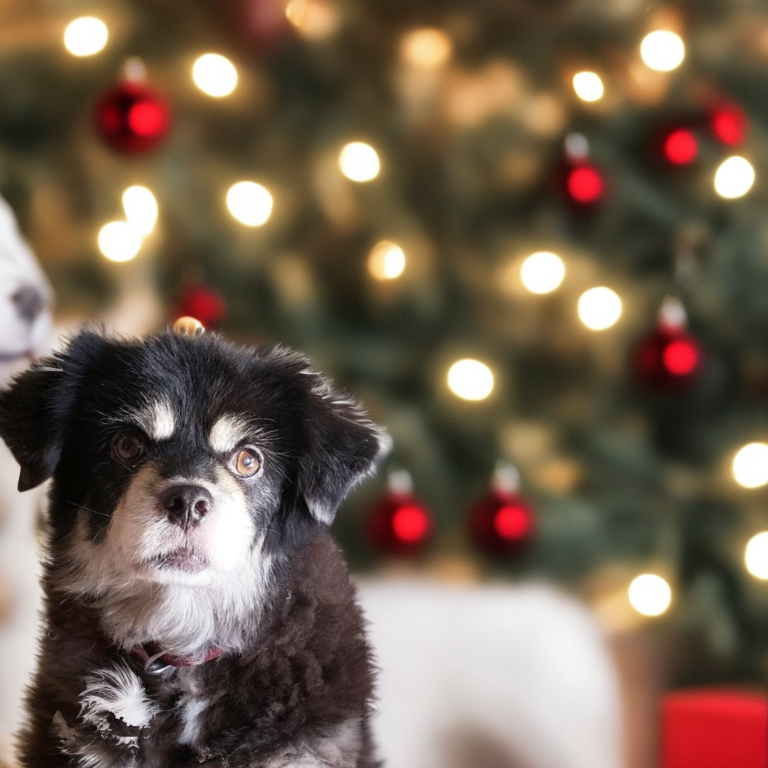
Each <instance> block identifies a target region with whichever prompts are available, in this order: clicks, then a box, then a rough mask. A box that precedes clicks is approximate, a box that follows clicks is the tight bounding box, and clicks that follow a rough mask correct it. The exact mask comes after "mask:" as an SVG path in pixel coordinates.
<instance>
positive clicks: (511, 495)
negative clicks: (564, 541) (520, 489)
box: [469, 488, 536, 555]
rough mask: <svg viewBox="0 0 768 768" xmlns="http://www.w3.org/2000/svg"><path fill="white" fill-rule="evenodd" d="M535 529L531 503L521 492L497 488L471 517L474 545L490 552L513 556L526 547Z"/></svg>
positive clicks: (478, 506)
mask: <svg viewBox="0 0 768 768" xmlns="http://www.w3.org/2000/svg"><path fill="white" fill-rule="evenodd" d="M535 531H536V517H535V514H534V511H533V508H532V507H531V505H530V504H528V502H527V501H526V500H525V499H524V498H523V497H522V496H520V495H519V494H518V493H515V492H511V491H506V490H503V489H499V488H494V489H493V490H492V491H491V492H490V493H489V494H488V496H486V497H485V498H483V499H481V500H480V501H479V502H478V503H477V504H476V505H475V507H474V508H473V509H472V511H471V513H470V516H469V532H470V535H471V537H472V540H473V541H474V542H475V544H476V545H477V546H478V547H479V548H480V549H482V550H483V551H484V552H486V553H487V554H490V555H512V554H516V553H518V552H520V551H522V550H524V549H525V548H526V547H527V546H528V545H529V544H530V543H531V541H532V539H533V536H534V534H535Z"/></svg>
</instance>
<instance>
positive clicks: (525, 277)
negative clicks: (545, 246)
mask: <svg viewBox="0 0 768 768" xmlns="http://www.w3.org/2000/svg"><path fill="white" fill-rule="evenodd" d="M564 277H565V264H564V263H563V260H562V259H561V258H560V257H559V256H558V255H557V254H555V253H549V252H548V251H538V252H537V253H532V254H531V255H530V256H529V257H528V258H527V259H526V260H525V261H524V262H523V265H522V267H521V268H520V279H521V280H522V281H523V285H524V286H525V287H526V288H527V289H528V290H529V291H530V292H531V293H551V292H552V291H554V290H556V289H557V288H559V287H560V284H561V283H562V282H563V278H564Z"/></svg>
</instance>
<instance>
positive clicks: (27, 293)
mask: <svg viewBox="0 0 768 768" xmlns="http://www.w3.org/2000/svg"><path fill="white" fill-rule="evenodd" d="M11 301H12V302H13V303H14V304H15V305H16V311H17V312H18V313H19V315H20V316H21V318H22V319H23V320H26V321H27V322H28V323H31V322H32V321H33V320H34V319H35V318H36V317H37V316H38V315H39V314H40V313H41V312H42V311H43V307H44V306H45V301H44V299H43V294H42V293H40V291H38V290H37V288H32V286H27V287H26V288H21V289H20V290H18V291H16V293H14V294H13V296H11Z"/></svg>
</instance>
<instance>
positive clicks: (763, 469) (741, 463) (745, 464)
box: [733, 443, 768, 488]
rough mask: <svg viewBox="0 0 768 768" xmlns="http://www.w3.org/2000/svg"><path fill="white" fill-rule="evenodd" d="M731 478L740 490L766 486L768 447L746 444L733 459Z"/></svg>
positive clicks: (758, 444) (759, 444)
mask: <svg viewBox="0 0 768 768" xmlns="http://www.w3.org/2000/svg"><path fill="white" fill-rule="evenodd" d="M733 477H734V479H735V480H736V482H737V483H738V484H739V485H740V486H741V487H742V488H760V487H761V486H763V485H766V484H768V445H766V444H765V443H748V444H747V445H745V446H744V447H743V448H741V449H739V451H738V452H737V453H736V455H735V456H734V457H733Z"/></svg>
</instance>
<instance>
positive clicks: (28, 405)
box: [0, 358, 64, 491]
mask: <svg viewBox="0 0 768 768" xmlns="http://www.w3.org/2000/svg"><path fill="white" fill-rule="evenodd" d="M63 379H64V372H63V370H62V369H61V367H60V361H58V360H56V359H55V358H48V359H46V360H42V361H40V362H39V363H36V364H34V365H33V366H32V367H31V368H29V369H28V370H26V371H25V372H24V373H22V374H21V375H20V376H17V377H16V379H15V380H14V382H13V384H12V385H11V387H10V388H9V389H7V390H5V391H3V392H0V437H1V438H2V439H3V440H4V441H5V442H6V444H7V445H8V447H9V448H10V449H11V453H12V454H13V456H14V458H15V459H16V461H18V462H19V466H20V467H21V473H20V474H19V490H20V491H28V490H29V489H30V488H35V487H36V486H38V485H40V483H42V482H44V481H46V480H47V479H48V478H49V477H50V476H51V475H52V474H53V470H54V469H55V468H56V465H57V464H58V462H59V457H60V455H61V442H62V432H63V423H62V419H61V418H60V416H59V414H58V413H57V411H58V409H57V407H56V401H57V396H58V392H59V388H60V386H61V385H62V383H63Z"/></svg>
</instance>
